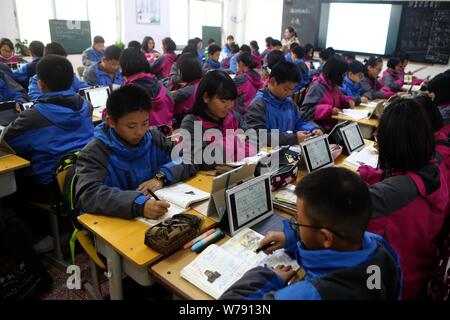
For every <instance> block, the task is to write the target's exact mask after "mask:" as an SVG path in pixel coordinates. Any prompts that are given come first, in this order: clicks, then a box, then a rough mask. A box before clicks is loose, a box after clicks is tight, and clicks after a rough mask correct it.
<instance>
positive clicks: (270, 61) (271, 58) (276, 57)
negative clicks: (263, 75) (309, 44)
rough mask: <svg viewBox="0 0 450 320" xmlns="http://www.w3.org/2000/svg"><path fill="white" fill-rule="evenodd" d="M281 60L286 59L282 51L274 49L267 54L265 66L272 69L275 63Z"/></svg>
mask: <svg viewBox="0 0 450 320" xmlns="http://www.w3.org/2000/svg"><path fill="white" fill-rule="evenodd" d="M281 61H286V58H285V57H284V54H283V52H281V51H278V50H275V51H271V52H269V54H268V55H267V67H268V68H269V69H272V68H273V67H274V66H275V65H276V64H277V63H279V62H281Z"/></svg>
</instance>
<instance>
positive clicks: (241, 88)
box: [234, 52, 264, 115]
mask: <svg viewBox="0 0 450 320" xmlns="http://www.w3.org/2000/svg"><path fill="white" fill-rule="evenodd" d="M237 63H238V72H237V75H236V77H235V78H234V83H235V84H236V88H237V91H238V99H237V101H236V111H238V112H239V113H240V114H241V115H245V114H246V112H247V109H248V107H249V105H250V103H251V102H252V100H253V99H254V98H255V96H256V93H257V92H258V91H259V90H260V89H262V88H263V86H264V82H263V81H262V79H261V76H260V75H259V73H258V72H257V71H255V69H256V68H257V67H258V65H257V63H256V62H255V61H253V59H252V56H251V54H249V53H248V52H242V53H240V54H239V55H238V58H237Z"/></svg>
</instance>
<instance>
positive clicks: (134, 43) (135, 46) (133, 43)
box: [127, 40, 142, 50]
mask: <svg viewBox="0 0 450 320" xmlns="http://www.w3.org/2000/svg"><path fill="white" fill-rule="evenodd" d="M127 48H133V49H136V50H141V49H142V47H141V44H140V43H139V41H136V40H131V41H130V42H128V46H127Z"/></svg>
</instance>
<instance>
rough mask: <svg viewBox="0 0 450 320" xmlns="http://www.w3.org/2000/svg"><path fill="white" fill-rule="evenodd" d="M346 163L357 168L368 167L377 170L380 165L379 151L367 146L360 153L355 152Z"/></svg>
mask: <svg viewBox="0 0 450 320" xmlns="http://www.w3.org/2000/svg"><path fill="white" fill-rule="evenodd" d="M345 163H347V164H349V165H351V166H355V167H359V166H361V165H368V166H371V167H373V168H376V167H377V165H378V151H377V150H376V149H375V148H374V147H373V146H367V147H365V148H364V149H362V150H361V151H359V152H353V153H352V154H351V155H350V156H348V157H347V159H345Z"/></svg>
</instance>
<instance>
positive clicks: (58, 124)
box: [5, 55, 94, 201]
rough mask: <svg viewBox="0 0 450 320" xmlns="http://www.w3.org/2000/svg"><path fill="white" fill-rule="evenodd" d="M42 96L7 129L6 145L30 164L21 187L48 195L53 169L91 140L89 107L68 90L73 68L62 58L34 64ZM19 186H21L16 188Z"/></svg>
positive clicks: (48, 59)
mask: <svg viewBox="0 0 450 320" xmlns="http://www.w3.org/2000/svg"><path fill="white" fill-rule="evenodd" d="M36 69H37V75H38V77H39V82H38V85H39V88H40V89H41V91H42V95H41V96H40V98H39V99H38V100H37V101H36V102H35V104H34V106H33V107H32V108H31V109H28V110H26V111H24V112H22V113H20V115H19V117H18V118H17V119H16V120H15V121H13V122H12V123H11V124H10V126H9V127H8V131H7V133H6V135H5V140H6V142H7V143H8V144H9V145H10V146H11V147H12V148H13V149H14V150H15V151H16V152H17V154H18V155H19V156H21V157H23V158H26V159H27V160H29V161H30V162H31V170H30V171H28V172H27V173H26V177H24V178H25V179H26V181H27V182H26V183H24V187H26V188H27V189H32V190H33V189H34V191H35V192H39V195H40V197H39V198H40V199H36V200H39V201H44V200H45V199H43V198H45V196H47V197H48V196H49V192H48V191H49V190H50V188H51V183H52V182H53V173H54V166H55V165H56V163H57V162H58V160H59V159H60V158H61V157H62V156H64V155H66V154H68V153H72V152H75V151H78V150H81V149H82V148H83V147H84V146H85V145H86V144H87V143H88V142H89V141H90V140H91V139H92V137H93V131H94V126H93V124H92V106H91V105H90V104H89V103H88V102H87V101H85V100H84V99H83V98H81V97H80V96H79V95H78V94H76V93H75V92H74V91H73V90H71V86H72V81H73V68H72V64H71V63H70V61H69V60H67V59H66V58H64V57H60V56H56V55H49V56H47V57H45V58H43V59H42V60H41V61H40V62H39V63H38V65H37V67H36ZM19 187H20V186H19Z"/></svg>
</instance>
